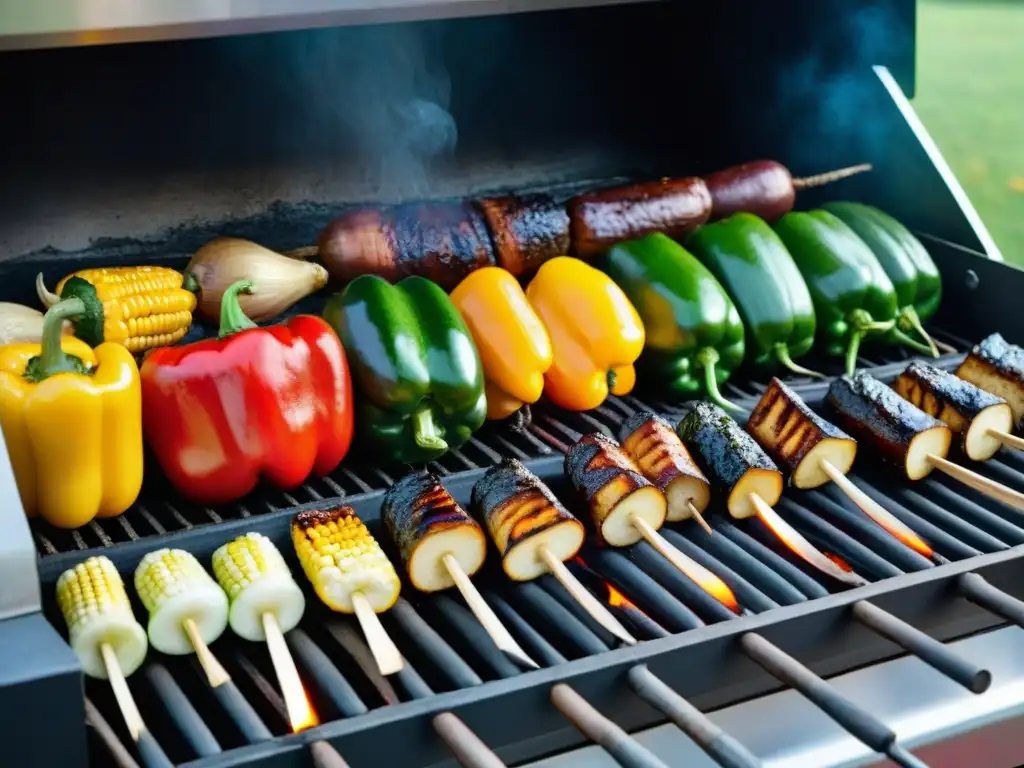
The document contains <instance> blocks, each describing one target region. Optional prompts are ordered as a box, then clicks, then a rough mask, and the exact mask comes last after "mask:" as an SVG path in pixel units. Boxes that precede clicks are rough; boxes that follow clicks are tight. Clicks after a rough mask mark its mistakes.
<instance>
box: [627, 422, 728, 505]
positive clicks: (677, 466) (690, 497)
mask: <svg viewBox="0 0 1024 768" xmlns="http://www.w3.org/2000/svg"><path fill="white" fill-rule="evenodd" d="M619 440H620V441H621V444H622V450H623V451H625V453H626V455H628V456H629V457H630V458H631V459H632V460H633V461H634V462H635V463H636V465H637V466H638V467H639V468H640V471H641V472H642V473H643V475H644V477H646V478H647V479H648V480H650V481H651V483H653V484H654V487H655V488H657V489H658V490H659V491H661V492H662V493H664V494H665V500H666V501H667V502H668V520H669V521H671V522H676V521H678V520H687V519H689V518H691V517H693V512H692V511H691V510H690V504H693V506H694V507H696V509H697V511H698V512H703V511H704V510H705V509H707V506H708V503H709V502H710V501H711V484H710V483H709V482H708V479H707V478H706V477H704V473H703V472H701V471H700V469H699V468H698V467H697V465H696V463H694V461H693V459H692V458H691V456H690V453H689V451H687V450H686V446H685V445H683V441H682V440H680V439H679V435H677V434H676V431H675V430H674V429H672V426H671V425H670V424H669V423H668V422H667V421H665V420H664V419H663V418H661V416H658V415H657V414H654V413H651V412H650V411H637V412H636V413H634V414H633V415H632V416H630V417H629V418H628V419H626V421H625V422H623V424H622V427H621V428H620V430H619Z"/></svg>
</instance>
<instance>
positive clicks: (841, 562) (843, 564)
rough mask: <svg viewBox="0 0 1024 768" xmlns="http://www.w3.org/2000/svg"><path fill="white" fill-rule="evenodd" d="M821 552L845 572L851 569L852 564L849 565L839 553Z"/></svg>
mask: <svg viewBox="0 0 1024 768" xmlns="http://www.w3.org/2000/svg"><path fill="white" fill-rule="evenodd" d="M822 554H824V555H825V557H827V558H828V559H829V560H831V561H832V562H833V563H835V564H836V565H838V566H839V567H840V568H842V569H843V570H844V571H846V572H847V573H849V572H850V571H852V570H853V566H852V565H850V564H849V563H848V562H846V561H845V560H843V558H841V557H840V556H839V555H837V554H835V553H834V552H824V553H822Z"/></svg>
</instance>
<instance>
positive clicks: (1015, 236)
mask: <svg viewBox="0 0 1024 768" xmlns="http://www.w3.org/2000/svg"><path fill="white" fill-rule="evenodd" d="M917 56H918V59H917V93H916V97H915V98H914V107H915V109H916V110H917V113H918V114H919V115H920V117H921V120H922V121H923V122H924V124H925V126H927V128H928V131H929V132H930V133H931V135H932V138H934V139H935V141H936V143H937V144H938V145H939V149H941V150H942V153H943V155H944V156H945V157H946V160H947V161H948V162H949V164H950V165H951V166H952V168H953V172H954V173H955V174H956V176H957V178H958V179H960V182H961V183H962V184H963V185H964V188H965V189H966V191H967V195H968V196H969V197H970V199H971V200H972V201H973V202H974V205H975V206H976V207H977V209H978V213H979V214H981V218H982V220H983V221H984V222H985V224H986V225H987V226H988V229H989V231H990V232H991V233H992V236H993V237H994V238H995V241H996V243H997V244H998V245H999V248H1000V250H1001V251H1002V253H1003V257H1004V258H1005V259H1006V260H1007V261H1008V262H1011V263H1014V264H1017V265H1020V266H1024V0H1002V1H1001V2H1000V0H920V2H919V3H918V29H917Z"/></svg>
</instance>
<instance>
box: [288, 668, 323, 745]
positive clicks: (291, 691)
mask: <svg viewBox="0 0 1024 768" xmlns="http://www.w3.org/2000/svg"><path fill="white" fill-rule="evenodd" d="M281 685H282V691H281V692H282V693H283V694H284V701H285V707H286V708H287V710H288V720H289V721H290V722H291V726H292V733H298V732H299V731H304V730H306V729H307V728H312V727H313V726H316V725H320V718H319V717H317V714H316V712H315V711H314V710H313V704H312V703H311V702H310V700H309V695H308V694H307V693H306V689H305V688H303V687H302V683H301V682H300V681H299V679H298V678H288V677H286V678H285V680H282V681H281ZM293 685H294V686H296V687H295V688H292V686H293Z"/></svg>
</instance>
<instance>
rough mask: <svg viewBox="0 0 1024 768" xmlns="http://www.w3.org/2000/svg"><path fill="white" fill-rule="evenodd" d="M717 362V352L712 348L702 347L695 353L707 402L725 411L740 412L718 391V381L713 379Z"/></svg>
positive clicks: (736, 406)
mask: <svg viewBox="0 0 1024 768" xmlns="http://www.w3.org/2000/svg"><path fill="white" fill-rule="evenodd" d="M718 360H719V356H718V350H716V349H715V348H714V347H704V348H703V349H701V350H700V351H699V352H697V362H698V363H700V365H702V366H703V367H704V389H705V390H706V391H707V396H708V400H710V401H711V402H713V403H714V404H715V405H717V406H718V407H719V408H724V409H725V410H727V411H742V410H743V409H742V408H740V407H739V406H738V405H736V403H730V402H729V401H728V400H726V399H725V398H724V397H722V393H721V392H719V391H718V379H717V378H716V377H715V365H717V364H718Z"/></svg>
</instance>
